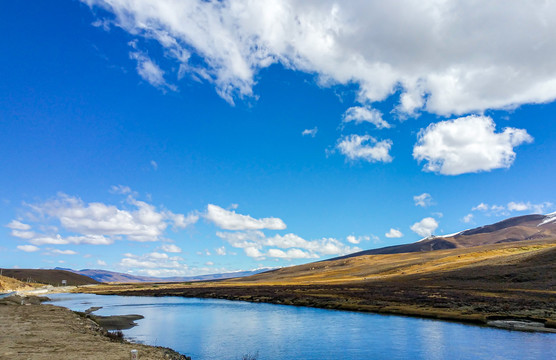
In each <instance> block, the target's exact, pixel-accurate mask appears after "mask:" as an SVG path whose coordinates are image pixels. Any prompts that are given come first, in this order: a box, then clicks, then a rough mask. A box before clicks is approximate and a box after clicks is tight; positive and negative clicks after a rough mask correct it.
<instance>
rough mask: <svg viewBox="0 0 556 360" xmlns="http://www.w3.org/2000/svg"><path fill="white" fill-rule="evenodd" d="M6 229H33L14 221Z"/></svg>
mask: <svg viewBox="0 0 556 360" xmlns="http://www.w3.org/2000/svg"><path fill="white" fill-rule="evenodd" d="M6 227H8V228H10V229H12V230H23V231H25V230H30V229H31V225H28V224H24V223H22V222H21V221H18V220H12V221H11V222H10V223H9V224H8V225H6Z"/></svg>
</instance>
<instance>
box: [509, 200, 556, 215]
mask: <svg viewBox="0 0 556 360" xmlns="http://www.w3.org/2000/svg"><path fill="white" fill-rule="evenodd" d="M551 207H552V203H550V202H548V201H547V202H544V203H541V204H532V203H531V202H529V201H528V202H513V201H511V202H509V203H508V210H510V211H532V212H534V213H535V214H544V213H545V212H546V211H547V210H548V209H549V208H551Z"/></svg>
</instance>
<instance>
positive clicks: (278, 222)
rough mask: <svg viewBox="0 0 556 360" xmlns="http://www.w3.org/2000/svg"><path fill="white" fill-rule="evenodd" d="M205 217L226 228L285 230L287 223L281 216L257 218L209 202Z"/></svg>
mask: <svg viewBox="0 0 556 360" xmlns="http://www.w3.org/2000/svg"><path fill="white" fill-rule="evenodd" d="M204 216H205V218H206V219H207V220H209V221H211V222H213V223H214V224H215V225H216V226H218V227H219V228H221V229H225V230H258V229H270V230H283V229H285V228H286V224H284V222H283V221H282V219H279V218H273V217H270V218H262V219H255V218H252V217H251V216H249V215H242V214H237V213H236V212H235V211H230V210H226V209H223V208H221V207H220V206H216V205H212V204H209V205H208V206H207V212H206V213H205V215H204Z"/></svg>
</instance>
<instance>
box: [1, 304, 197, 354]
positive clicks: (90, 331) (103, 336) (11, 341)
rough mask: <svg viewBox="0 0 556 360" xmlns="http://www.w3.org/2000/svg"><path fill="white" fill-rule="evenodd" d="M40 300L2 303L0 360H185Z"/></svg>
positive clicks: (169, 351)
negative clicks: (133, 358) (134, 356)
mask: <svg viewBox="0 0 556 360" xmlns="http://www.w3.org/2000/svg"><path fill="white" fill-rule="evenodd" d="M41 300H42V299H40V298H38V297H25V298H21V297H11V298H5V299H1V300H0V333H1V334H2V336H0V359H12V360H20V359H21V360H27V359H37V360H42V359H45V360H46V359H60V360H70V359H71V360H74V359H91V360H93V359H95V360H96V359H105V360H124V359H125V360H127V359H129V358H130V353H131V350H132V349H135V350H138V352H139V358H140V359H141V360H146V359H148V360H151V359H152V360H155V359H157V360H158V359H170V360H186V359H187V358H186V357H185V356H184V355H181V354H179V353H177V352H175V351H173V350H171V349H167V348H163V347H154V346H147V345H142V344H132V343H129V342H127V341H125V340H123V339H121V338H119V337H118V336H115V335H111V336H110V334H112V333H109V332H108V331H107V330H106V329H105V328H104V327H101V326H100V325H99V324H97V323H96V322H95V321H93V320H91V319H90V318H88V317H87V316H83V315H79V314H77V313H75V312H73V311H70V310H68V309H66V308H62V307H58V306H54V305H46V304H40V303H41Z"/></svg>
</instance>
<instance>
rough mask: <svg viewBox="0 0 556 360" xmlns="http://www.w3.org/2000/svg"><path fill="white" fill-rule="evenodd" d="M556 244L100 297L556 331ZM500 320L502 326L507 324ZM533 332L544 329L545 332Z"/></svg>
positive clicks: (381, 258) (310, 267)
mask: <svg viewBox="0 0 556 360" xmlns="http://www.w3.org/2000/svg"><path fill="white" fill-rule="evenodd" d="M555 259H556V238H549V239H541V240H529V241H519V242H514V243H503V244H495V245H486V246H478V247H472V248H464V249H450V250H438V251H431V252H419V253H404V254H388V255H364V256H358V257H352V258H345V259H338V260H332V261H322V262H317V263H311V264H306V265H300V266H293V267H288V268H283V269H279V270H275V271H270V272H267V273H262V274H257V275H254V276H250V277H247V278H239V279H233V280H224V281H212V282H193V283H174V284H119V285H104V284H103V285H98V286H94V287H89V288H86V289H78V291H83V292H93V293H97V294H119V295H146V296H164V295H177V296H185V297H204V298H223V299H230V300H244V301H252V302H269V303H276V304H285V305H297V306H311V307H321V308H329V309H341V310H351V311H368V312H376V313H388V314H401V315H410V316H420V317H430V318H438V319H446V320H455V321H463V322H472V323H477V324H485V325H486V324H494V323H496V324H497V325H500V324H502V325H501V326H504V325H503V324H504V321H505V320H508V321H509V320H519V321H523V322H525V323H528V322H530V323H531V324H535V325H540V326H541V328H542V329H540V330H544V331H549V332H550V331H555V332H556V261H555ZM500 320H502V321H501V322H500ZM525 329H536V330H539V328H538V326H537V327H535V326H533V327H527V326H525Z"/></svg>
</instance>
